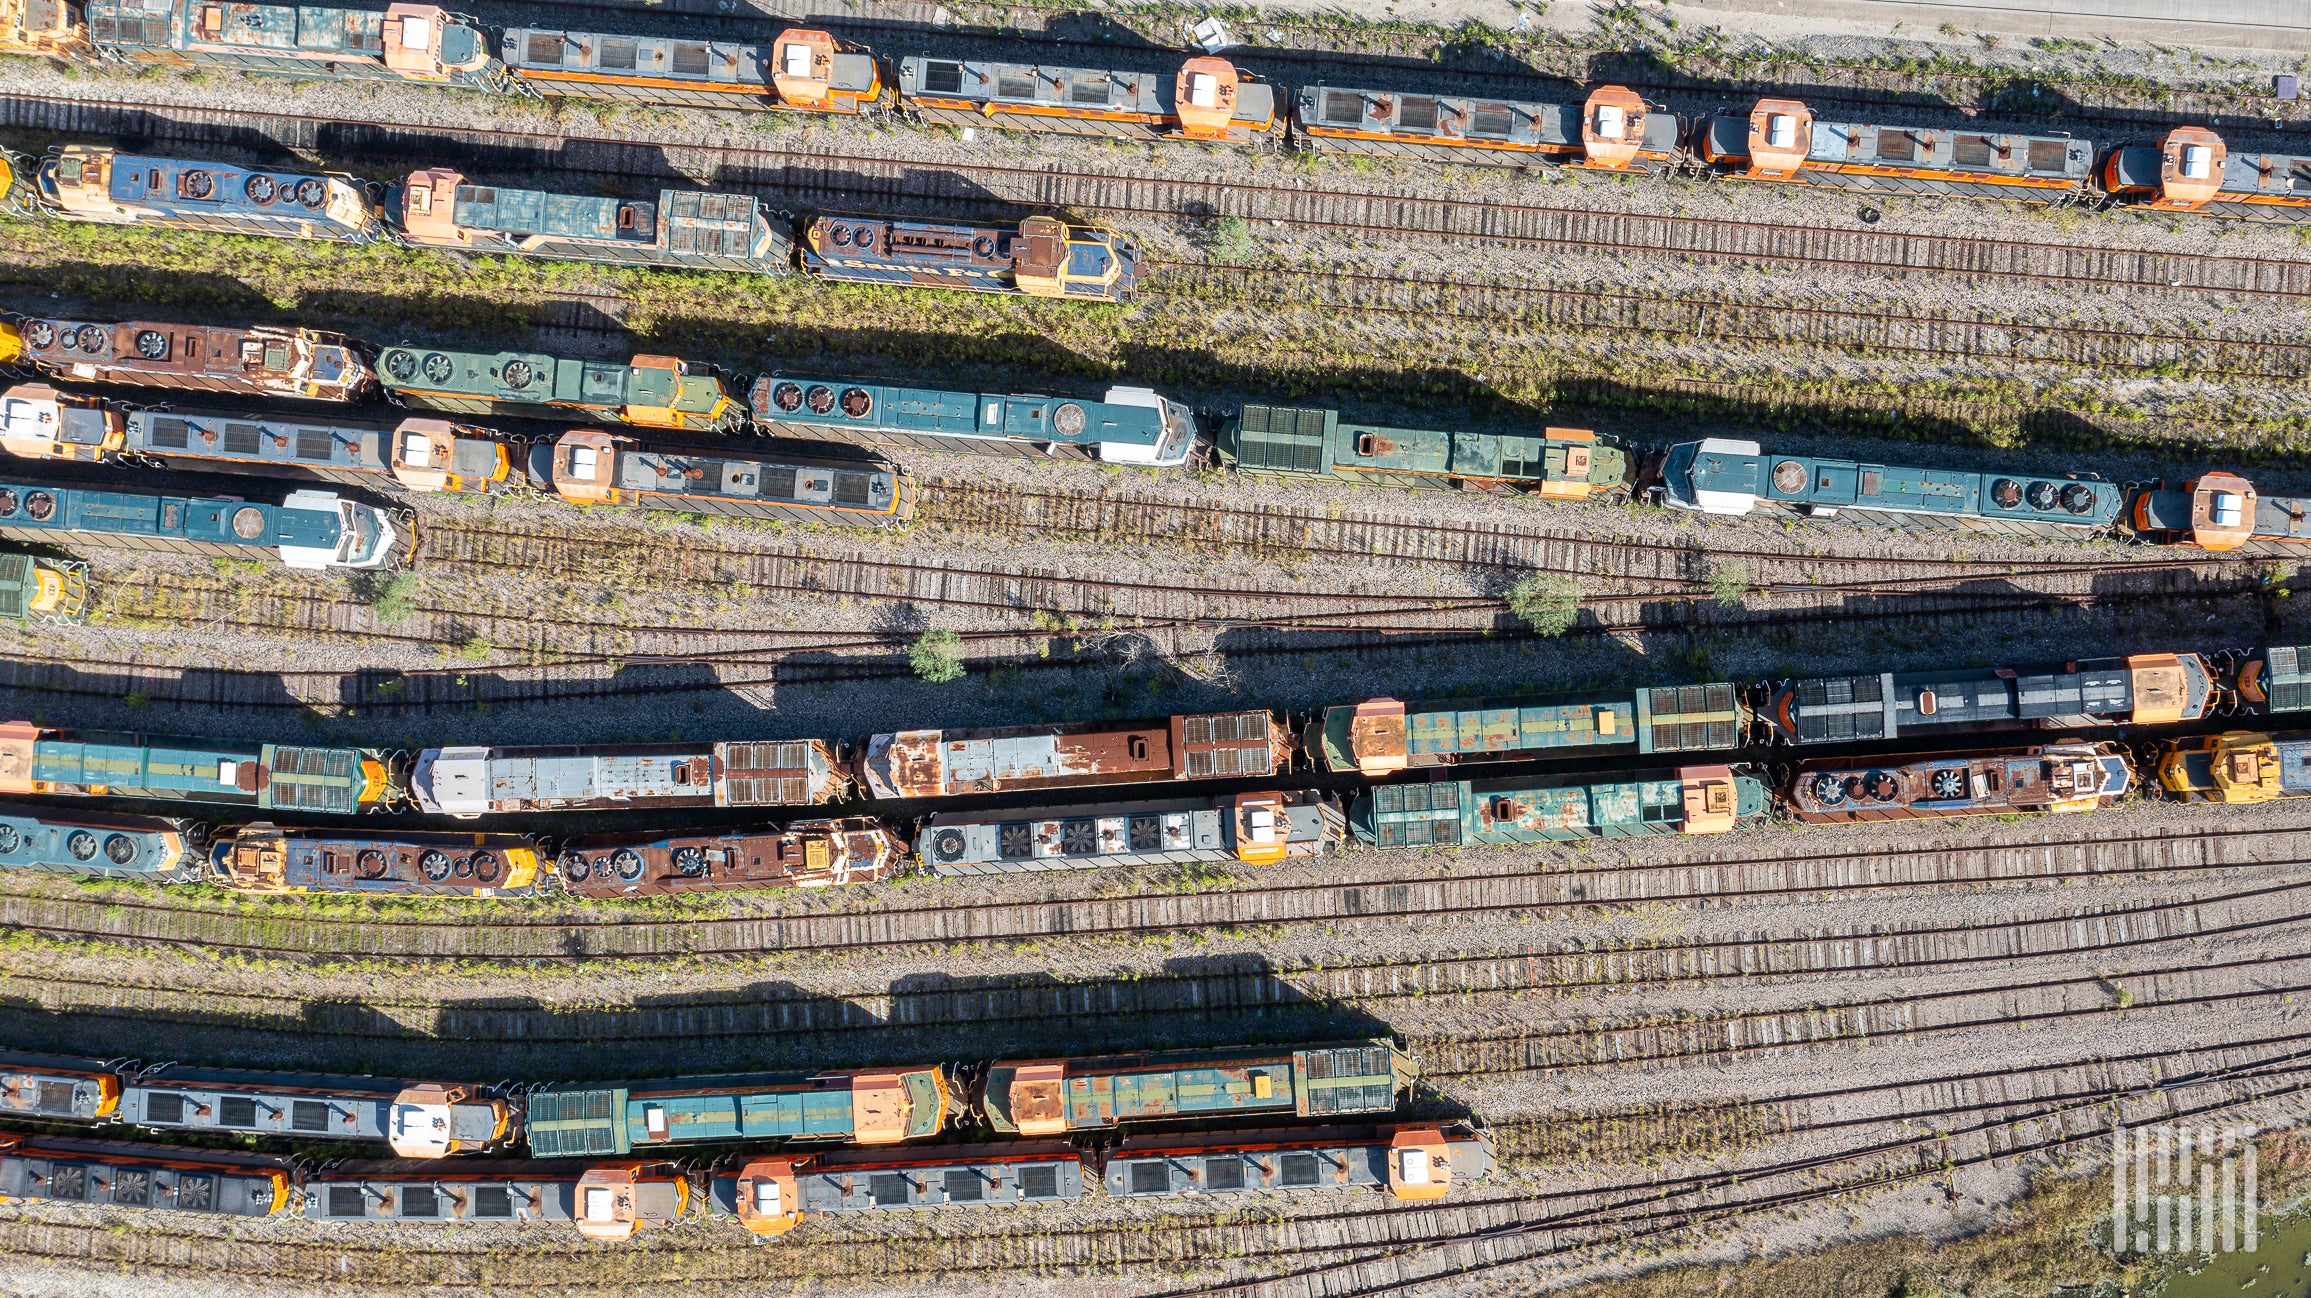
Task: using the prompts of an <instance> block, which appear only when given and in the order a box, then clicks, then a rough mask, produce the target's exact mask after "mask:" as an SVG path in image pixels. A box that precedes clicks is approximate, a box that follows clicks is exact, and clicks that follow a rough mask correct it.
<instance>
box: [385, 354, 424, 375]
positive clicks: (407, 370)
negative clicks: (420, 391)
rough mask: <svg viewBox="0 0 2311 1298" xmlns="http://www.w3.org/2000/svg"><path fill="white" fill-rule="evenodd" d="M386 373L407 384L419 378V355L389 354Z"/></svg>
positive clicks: (387, 355) (386, 361) (386, 360)
mask: <svg viewBox="0 0 2311 1298" xmlns="http://www.w3.org/2000/svg"><path fill="white" fill-rule="evenodd" d="M385 372H386V373H387V374H390V375H392V376H393V377H394V378H395V379H397V380H400V381H402V382H407V381H409V380H410V379H413V378H416V377H417V355H416V353H414V352H398V351H397V352H388V353H387V354H386V357H385Z"/></svg>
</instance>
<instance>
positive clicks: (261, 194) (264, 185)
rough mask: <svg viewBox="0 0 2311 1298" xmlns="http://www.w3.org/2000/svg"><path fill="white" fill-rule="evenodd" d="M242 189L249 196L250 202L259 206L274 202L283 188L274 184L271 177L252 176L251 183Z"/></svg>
mask: <svg viewBox="0 0 2311 1298" xmlns="http://www.w3.org/2000/svg"><path fill="white" fill-rule="evenodd" d="M241 189H242V192H244V193H246V194H247V195H248V196H249V201H250V202H252V203H256V204H258V205H259V206H262V205H264V204H266V203H270V202H272V201H273V200H274V199H275V198H277V197H279V196H280V192H281V187H280V186H279V185H277V184H275V183H274V182H273V178H272V177H271V176H251V177H249V183H247V184H246V185H243V186H242V187H241Z"/></svg>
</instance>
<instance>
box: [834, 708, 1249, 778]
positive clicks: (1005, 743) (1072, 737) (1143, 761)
mask: <svg viewBox="0 0 2311 1298" xmlns="http://www.w3.org/2000/svg"><path fill="white" fill-rule="evenodd" d="M1293 747H1294V744H1293V739H1292V734H1291V732H1290V731H1289V730H1287V729H1286V728H1285V726H1284V724H1283V723H1282V722H1281V721H1279V720H1277V718H1276V717H1275V716H1274V715H1273V714H1271V713H1268V712H1219V713H1199V714H1196V715H1192V716H1176V717H1171V718H1168V719H1165V720H1161V721H1085V722H1070V723H1067V724H1062V725H1046V726H1004V727H997V728H992V729H984V730H901V731H893V732H890V733H886V734H879V735H871V736H869V737H868V738H867V739H866V741H865V742H863V743H861V744H859V745H858V748H857V752H856V756H857V762H856V774H857V776H858V779H859V784H860V787H861V788H863V789H864V790H865V791H866V794H867V796H869V797H873V798H950V797H959V796H962V795H965V794H974V793H1020V792H1025V791H1028V790H1032V789H1073V788H1087V787H1091V786H1095V785H1103V784H1140V783H1147V782H1152V781H1161V780H1210V779H1231V778H1236V777H1240V776H1271V775H1275V774H1277V773H1278V772H1280V771H1284V770H1288V769H1290V766H1291V762H1292V752H1293Z"/></svg>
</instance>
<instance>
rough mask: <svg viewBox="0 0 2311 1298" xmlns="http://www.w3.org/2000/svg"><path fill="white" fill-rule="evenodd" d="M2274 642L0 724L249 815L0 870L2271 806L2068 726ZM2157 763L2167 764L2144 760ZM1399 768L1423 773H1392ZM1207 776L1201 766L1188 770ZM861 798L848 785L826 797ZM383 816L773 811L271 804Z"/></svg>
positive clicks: (2263, 767)
mask: <svg viewBox="0 0 2311 1298" xmlns="http://www.w3.org/2000/svg"><path fill="white" fill-rule="evenodd" d="M2303 653H2304V651H2303V650H2302V649H2300V648H2298V647H2294V646H2271V647H2268V648H2263V649H2258V650H2253V651H2248V652H2244V653H2240V652H2233V651H2225V652H2217V653H2200V652H2176V653H2146V654H2134V655H2128V656H2124V657H2110V658H2102V659H2080V660H2074V661H2070V662H2062V663H2050V664H2024V665H1983V666H1979V667H1962V668H1945V669H1937V670H1930V671H1921V672H1879V673H1859V674H1844V675H1832V676H1820V677H1799V678H1790V679H1785V680H1780V681H1774V682H1766V683H1761V684H1757V685H1753V686H1747V687H1744V686H1739V685H1736V684H1735V683H1733V682H1729V681H1717V682H1704V683H1700V684H1694V685H1682V686H1645V687H1637V688H1632V689H1620V690H1609V691H1602V692H1598V691H1589V692H1582V693H1576V694H1557V695H1527V696H1508V697H1502V698H1478V699H1454V700H1443V701H1436V702H1407V701H1404V700H1400V699H1393V698H1381V699H1368V700H1364V701H1362V702H1356V703H1343V704H1340V705H1337V706H1334V707H1331V708H1326V709H1322V710H1320V711H1318V712H1317V713H1315V714H1314V715H1312V716H1310V717H1308V718H1306V719H1305V721H1304V723H1302V724H1297V725H1296V724H1295V723H1294V721H1293V720H1292V719H1290V718H1286V717H1283V716H1279V715H1277V714H1275V713H1272V712H1268V711H1259V710H1252V711H1239V712H1227V713H1210V714H1193V715H1180V716H1172V717H1167V718H1157V719H1150V720H1137V721H1113V722H1086V723H1065V724H1054V725H1044V726H1014V727H1002V728H994V729H986V730H962V731H894V732H886V733H883V734H876V735H868V736H863V737H859V738H857V739H855V740H829V739H788V740H747V741H728V740H725V741H702V742H694V743H679V742H678V743H667V744H644V745H591V746H589V745H575V746H566V747H553V748H521V747H511V748H500V747H451V748H429V749H424V750H421V751H419V752H417V753H415V754H414V755H412V754H406V753H388V752H384V751H380V750H377V749H364V748H351V747H326V746H321V747H297V746H290V745H271V744H261V745H260V744H235V743H218V742H213V741H206V740H199V739H185V738H172V737H147V736H141V735H130V734H113V733H103V732H91V733H76V732H73V731H68V730H59V729H55V728H51V727H48V726H45V725H35V724H29V723H25V722H10V723H7V724H5V725H0V795H27V794H30V795H40V796H47V797H62V798H71V797H75V796H94V795H105V796H120V797H128V798H136V799H152V800H169V801H174V802H178V803H193V804H214V805H219V806H227V807H237V808H245V809H246V810H247V812H248V813H249V814H251V815H253V816H263V817H267V818H265V819H254V820H251V821H248V822H246V823H241V824H237V825H228V826H227V827H225V828H223V829H221V830H216V831H212V832H211V836H210V837H209V838H208V839H206V840H205V841H196V838H195V837H194V836H193V835H191V834H190V833H189V826H188V823H187V822H186V821H184V820H177V819H170V818H164V817H126V818H123V817H117V816H100V817H94V818H91V817H87V816H83V815H80V814H78V813H75V812H72V811H70V810H60V809H49V808H35V807H0V865H15V866H18V867H22V868H29V869H41V870H51V871H58V872H64V873H75V874H83V875H112V876H115V877H124V878H137V879H145V880H150V881H157V882H174V881H187V880H203V881H208V882H213V883H217V884H220V885H223V886H227V887H233V888H239V889H244V890H252V891H261V892H331V891H341V892H391V893H403V894H409V895H420V896H423V895H433V896H450V897H464V898H471V899H483V898H498V897H521V896H527V895H531V894H533V893H535V892H537V891H538V890H540V889H546V888H557V887H558V888H561V889H564V890H566V891H568V892H570V893H573V894H576V895H579V896H586V897H605V898H611V897H622V896H634V895H655V894H670V893H686V892H713V891H728V890H734V889H748V888H775V887H804V888H812V887H831V886H840V885H844V884H850V883H865V882H872V881H876V880H881V879H887V878H891V877H894V876H896V875H898V874H901V873H904V872H907V871H910V870H915V869H920V870H923V871H925V872H927V873H930V874H933V875H939V876H964V875H989V874H1023V873H1034V872H1043V871H1052V870H1084V869H1099V868H1108V867H1116V866H1131V865H1138V866H1170V865H1209V864H1213V863H1234V864H1241V865H1247V866H1254V867H1259V866H1268V865H1275V864H1278V863H1282V862H1286V861H1291V860H1296V859H1297V860H1319V859H1322V858H1324V857H1325V856H1327V855H1328V854H1330V853H1333V852H1335V851H1338V850H1339V849H1340V848H1341V847H1343V846H1344V845H1345V844H1346V843H1347V842H1348V841H1349V840H1350V839H1351V838H1353V839H1355V840H1357V841H1360V842H1362V843H1365V844H1367V845H1371V846H1376V847H1382V848H1400V847H1430V846H1454V845H1462V844H1482V843H1492V844H1522V843H1542V842H1562V841H1576V840H1582V839H1597V838H1618V837H1629V836H1639V835H1657V834H1683V835H1700V834H1715V833H1723V832H1726V831H1728V830H1731V829H1734V828H1736V827H1737V826H1740V825H1743V824H1747V823H1752V822H1755V821H1758V820H1760V819H1761V818H1764V817H1766V816H1769V815H1773V814H1777V813H1779V814H1786V815H1789V816H1791V817H1794V818H1796V819H1799V820H1804V821H1811V822H1818V823H1845V822H1856V821H1867V820H1885V819H1917V818H1926V817H1947V816H1965V815H1990V814H2010V813H2034V814H2062V813H2070V812H2078V811H2086V810H2092V809H2094V808H2097V807H2103V806H2108V805H2110V804H2111V803H2112V802H2113V801H2114V800H2116V799H2118V798H2120V797H2124V796H2127V795H2129V794H2130V793H2135V792H2138V791H2147V788H2146V786H2148V787H2156V788H2157V789H2159V790H2161V791H2163V792H2165V793H2168V794H2171V795H2174V796H2184V795H2187V794H2195V793H2204V792H2206V791H2207V790H2208V789H2210V788H2213V787H2214V786H2215V785H2216V784H2218V783H2221V781H2231V782H2232V783H2235V784H2237V785H2238V788H2239V789H2240V790H2242V792H2238V793H2236V794H2226V795H2224V796H2223V797H2221V798H2218V799H2217V800H2220V801H2246V800H2252V799H2251V798H2250V796H2249V794H2248V793H2247V792H2244V790H2248V789H2250V788H2251V787H2261V785H2262V784H2264V783H2269V784H2270V788H2271V789H2272V790H2277V791H2284V792H2288V793H2289V795H2290V796H2291V795H2292V793H2291V791H2292V786H2291V785H2287V784H2285V783H2284V781H2283V780H2281V777H2280V776H2279V775H2276V774H2271V773H2273V772H2280V771H2283V770H2289V769H2292V768H2291V767H2289V766H2288V762H2287V759H2286V758H2285V757H2284V754H2285V753H2290V752H2293V751H2294V750H2293V749H2274V750H2271V751H2270V752H2269V753H2266V754H2264V755H2263V756H2261V757H2258V758H2256V759H2255V760H2256V761H2257V762H2260V765H2259V766H2255V767H2254V771H2255V772H2260V773H2261V774H2251V775H2237V776H2234V775H2232V774H2223V772H2227V771H2230V769H2231V768H2230V767H2229V766H2226V765H2223V761H2228V760H2229V759H2228V758H2227V757H2226V758H2223V759H2222V761H2218V760H2217V759H2216V758H2215V757H2212V756H2202V757H2200V758H2196V759H2194V761H2195V762H2196V764H2195V765H2192V764H2189V763H2184V764H2181V765H2177V764H2176V763H2167V764H2166V766H2163V767H2162V773H2161V776H2160V782H2159V783H2158V784H2156V785H2155V786H2151V785H2150V782H2149V781H2147V780H2145V779H2143V778H2140V777H2138V775H2137V772H2136V770H2135V766H2134V763H2133V760H2132V758H2131V757H2130V756H2129V754H2128V753H2127V751H2126V750H2124V749H2123V748H2120V747H2118V746H2116V745H2114V744H2112V743H2111V742H2109V741H2108V740H2107V739H2106V738H2103V737H2101V736H2098V735H2095V734H2094V733H2092V732H2096V731H2104V732H2107V731H2110V730H2112V729H2115V728H2118V727H2126V728H2128V729H2129V730H2130V731H2132V732H2141V733H2148V734H2151V735H2154V736H2155V735H2157V734H2159V733H2160V732H2161V731H2162V730H2165V731H2170V732H2171V731H2172V730H2174V729H2177V728H2184V727H2194V726H2198V725H2201V724H2203V723H2206V722H2208V721H2210V720H2213V719H2216V718H2221V717H2227V716H2229V717H2271V718H2282V719H2283V718H2285V717H2287V716H2288V715H2290V714H2293V713H2298V712H2311V669H2307V668H2306V667H2305V665H2304V663H2303V661H2302V659H2303ZM2239 735H2242V736H2247V737H2246V738H2239V737H2238V736H2233V737H2232V738H2233V739H2235V740H2236V744H2235V745H2234V746H2238V745H2246V746H2248V747H2252V745H2253V744H2259V743H2263V742H2264V738H2263V737H2261V736H2257V735H2254V734H2252V733H2251V732H2244V731H2242V732H2239ZM2174 742H2175V743H2176V744H2178V745H2181V747H2178V748H2176V749H2175V751H2177V752H2191V753H2202V754H2214V753H2217V752H2218V750H2217V749H2215V748H2208V747H2205V746H2204V744H2201V746H2200V747H2195V748H2194V747H2191V746H2190V745H2192V744H2200V741H2199V740H2180V739H2178V740H2176V741H2174ZM2226 742H2230V741H2229V740H2226ZM1887 743H1893V744H1899V745H1906V746H1911V748H1912V752H1911V755H1897V756H1872V757H1870V758H1868V759H1867V760H1864V761H1861V762H1859V763H1857V762H1855V761H1853V760H1851V759H1847V758H1841V757H1835V756H1824V757H1813V756H1811V755H1810V754H1811V753H1829V752H1832V751H1833V747H1834V746H1841V745H1857V744H1858V745H1873V746H1874V745H1881V744H1887ZM1776 746H1779V747H1783V748H1787V749H1790V750H1794V751H1795V752H1796V753H1797V754H1799V759H1798V760H1797V762H1796V764H1795V765H1794V767H1791V768H1790V769H1789V770H1788V771H1787V776H1786V779H1783V780H1779V781H1777V780H1776V779H1775V775H1774V772H1773V771H1772V770H1771V769H1769V768H1770V767H1771V766H1772V765H1773V764H1774V763H1773V761H1772V759H1771V758H1770V757H1766V758H1764V760H1763V761H1762V762H1761V761H1760V758H1761V757H1762V756H1763V754H1762V753H1761V749H1765V748H1771V747H1776ZM2221 751H2222V752H2228V750H2221ZM2242 751H2244V749H2243V748H2242ZM2255 751H2256V752H2258V753H2262V752H2263V750H2262V749H2256V750H2255ZM1619 754H1627V755H1632V756H1636V757H1657V758H1660V759H1662V761H1663V765H1662V766H1661V767H1659V768H1657V769H1653V770H1647V771H1637V772H1632V773H1629V774H1624V775H1615V776H1612V777H1597V776H1576V777H1570V778H1568V777H1563V776H1548V775H1538V776H1536V775H1530V774H1515V773H1512V774H1500V775H1491V774H1488V773H1487V772H1486V771H1485V770H1484V769H1483V768H1485V767H1486V766H1488V765H1490V766H1496V767H1498V766H1501V765H1502V764H1506V763H1531V762H1535V761H1542V762H1546V761H1550V760H1553V759H1562V758H1570V757H1585V756H1592V755H1593V756H1612V755H1619ZM2177 761H2178V762H2179V761H2180V759H2177ZM2298 765H2300V763H2298ZM2168 768H2171V769H2168ZM2241 769H2242V770H2244V769H2246V768H2241ZM1309 770H1313V771H1319V772H1323V773H1324V774H1325V775H1326V776H1328V777H1330V778H1331V780H1333V781H1338V780H1340V779H1348V780H1353V781H1357V782H1359V783H1360V784H1361V786H1362V787H1359V788H1356V789H1355V790H1354V791H1353V792H1351V793H1350V794H1349V795H1348V797H1347V798H1346V799H1345V801H1343V800H1342V799H1341V798H1339V797H1338V796H1337V795H1336V794H1335V793H1334V792H1328V791H1327V790H1325V789H1322V788H1312V787H1308V786H1309V785H1311V784H1315V783H1318V781H1315V780H1304V779H1301V778H1299V776H1300V774H1301V773H1302V772H1305V771H1309ZM2185 771H2189V772H2196V774H2191V775H2189V777H2188V779H2187V780H2186V779H2185V777H2184V775H2181V774H2176V772H2185ZM1414 772H1421V773H1424V774H1425V776H1426V778H1422V779H1416V780H1413V781H1409V782H1407V781H1403V780H1399V779H1395V778H1393V777H1398V776H1401V775H1405V774H1408V773H1414ZM2209 772H2213V773H2212V774H2210V773H2209ZM2218 775H2220V777H2221V779H2220V780H2218V779H2217V776H2218ZM2266 775H2268V776H2269V778H2268V779H2265V776H2266ZM2289 778H2292V777H2289ZM2272 780H2280V781H2281V782H2280V783H2270V781H2272ZM1215 781H1231V782H1233V783H1232V785H1231V786H1230V787H1227V788H1223V789H1217V790H1215V789H1214V787H1213V782H1215ZM2177 781H2183V782H2182V783H2178V782H2177ZM2259 782H2260V783H2259ZM2224 787H2226V788H2227V787H2229V786H2228V785H2225V786H2224ZM1052 794H1060V795H1065V797H1064V798H1062V799H1060V800H1057V801H1054V800H1053V799H1052V798H1051V797H1049V796H1048V795H1052ZM988 795H999V796H997V797H995V798H994V799H993V801H992V803H991V805H984V806H981V807H979V808H976V809H972V810H946V809H938V810H932V811H929V812H927V813H925V814H921V815H920V816H919V817H918V818H917V819H916V822H915V825H914V828H913V832H912V834H911V835H910V834H908V833H906V832H905V830H904V827H903V826H902V825H901V824H899V823H897V822H895V821H893V820H886V819H883V818H882V817H884V816H893V817H896V816H905V815H907V814H908V813H909V811H910V808H911V807H913V806H916V805H919V804H921V803H924V802H927V801H931V800H935V799H943V798H952V797H957V796H988ZM862 796H863V797H864V798H865V799H867V800H869V801H870V802H871V803H872V804H873V805H872V807H871V808H869V809H854V808H841V807H836V806H833V805H830V804H837V803H850V802H852V800H853V799H856V798H860V797H862ZM2269 796H2279V792H2273V793H2271V794H2270V795H2269ZM395 809H415V810H419V811H423V812H426V813H430V814H433V815H437V816H446V817H452V818H458V819H466V820H474V821H481V822H492V821H494V822H496V823H498V824H501V825H502V824H504V823H505V821H506V818H508V817H511V816H515V815H522V814H537V813H555V814H564V813H584V812H588V811H604V810H621V811H641V812H648V811H651V810H656V809H663V810H666V811H680V810H703V811H709V812H712V811H731V812H736V813H741V814H744V815H748V816H759V815H765V814H773V813H775V812H777V811H778V810H779V809H792V811H794V812H799V813H800V814H801V818H800V819H795V820H790V821H788V822H787V823H784V824H769V825H755V826H752V827H746V828H739V829H730V830H722V829H696V830H688V831H681V832H670V831H666V830H655V831H654V830H650V829H646V828H645V829H638V830H628V831H623V832H620V833H601V834H586V835H581V836H578V837H574V838H572V839H570V840H568V841H567V842H565V843H564V844H562V846H561V847H560V849H559V850H558V851H557V850H554V849H552V848H550V847H548V846H545V845H541V844H539V843H536V842H535V841H533V840H530V839H526V838H522V837H519V836H517V835H512V834H506V833H503V832H495V831H492V830H488V829H484V830H483V831H482V832H478V833H457V834H443V833H439V832H434V831H414V830H401V829H397V828H375V827H372V826H373V825H374V824H375V822H364V823H363V825H362V827H361V828H359V829H357V830H347V829H339V828H317V827H305V828H297V827H284V824H289V825H293V822H294V821H295V820H298V819H311V818H313V817H315V816H319V817H327V816H329V815H332V814H337V815H342V814H345V813H352V812H358V811H366V810H395Z"/></svg>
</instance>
